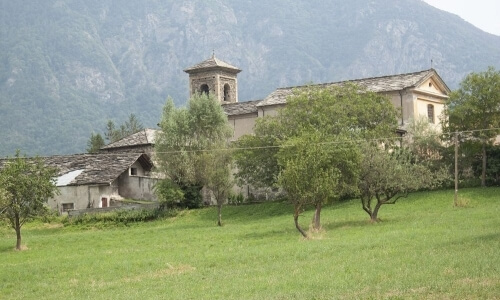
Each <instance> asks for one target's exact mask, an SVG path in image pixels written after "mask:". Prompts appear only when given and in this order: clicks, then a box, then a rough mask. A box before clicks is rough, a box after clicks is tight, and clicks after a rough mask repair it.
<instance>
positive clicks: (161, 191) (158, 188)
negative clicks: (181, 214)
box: [154, 179, 184, 208]
mask: <svg viewBox="0 0 500 300" xmlns="http://www.w3.org/2000/svg"><path fill="white" fill-rule="evenodd" d="M154 191H155V193H156V195H157V196H158V201H160V205H161V207H162V208H164V207H169V206H172V205H175V204H176V203H181V202H182V201H183V200H184V193H183V192H182V190H181V188H180V187H179V186H178V185H177V184H175V183H174V182H172V180H169V179H163V180H160V181H158V182H157V183H156V184H155V186H154Z"/></svg>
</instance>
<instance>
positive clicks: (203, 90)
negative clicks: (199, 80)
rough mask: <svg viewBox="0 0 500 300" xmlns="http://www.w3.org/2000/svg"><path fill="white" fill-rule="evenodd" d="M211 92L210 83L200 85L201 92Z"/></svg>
mask: <svg viewBox="0 0 500 300" xmlns="http://www.w3.org/2000/svg"><path fill="white" fill-rule="evenodd" d="M209 93H210V89H209V87H208V84H202V85H201V86H200V94H206V95H208V94H209Z"/></svg>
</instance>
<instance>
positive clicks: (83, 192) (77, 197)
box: [48, 185, 113, 213]
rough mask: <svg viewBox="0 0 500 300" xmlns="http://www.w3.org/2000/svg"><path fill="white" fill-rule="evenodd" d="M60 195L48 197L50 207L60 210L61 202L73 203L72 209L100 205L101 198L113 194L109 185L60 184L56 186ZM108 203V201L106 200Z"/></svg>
mask: <svg viewBox="0 0 500 300" xmlns="http://www.w3.org/2000/svg"><path fill="white" fill-rule="evenodd" d="M58 189H59V192H60V195H57V196H55V197H54V198H51V199H49V201H48V204H49V206H50V208H52V209H56V210H58V211H59V212H60V213H61V212H62V204H63V203H73V205H74V207H73V208H74V209H85V208H88V207H89V206H90V207H91V208H98V207H101V198H102V197H106V198H108V201H109V198H110V196H111V195H112V194H113V188H112V187H111V186H87V185H82V186H62V187H58ZM108 203H109V202H108Z"/></svg>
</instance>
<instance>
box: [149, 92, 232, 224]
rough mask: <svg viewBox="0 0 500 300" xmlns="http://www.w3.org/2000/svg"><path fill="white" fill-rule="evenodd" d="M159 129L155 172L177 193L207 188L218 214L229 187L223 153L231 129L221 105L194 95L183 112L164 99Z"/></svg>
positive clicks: (228, 156) (226, 157)
mask: <svg viewBox="0 0 500 300" xmlns="http://www.w3.org/2000/svg"><path fill="white" fill-rule="evenodd" d="M160 127H161V132H160V133H158V136H157V140H156V144H155V155H156V158H157V160H158V169H159V171H160V172H161V173H163V174H164V175H165V176H166V177H167V180H170V181H172V182H173V183H174V184H175V185H176V186H177V187H178V188H180V189H183V190H186V189H187V188H189V187H193V186H195V187H196V186H197V187H199V189H201V188H202V187H203V186H206V187H207V188H209V189H210V190H211V192H212V194H213V196H214V197H215V198H216V201H217V204H218V207H219V212H220V208H221V206H222V204H223V203H224V201H226V200H227V196H228V193H229V189H230V188H231V187H232V183H229V182H230V171H229V168H230V164H231V161H232V156H231V152H229V151H228V150H227V148H228V147H229V145H228V141H229V137H230V136H231V127H230V125H229V124H228V122H227V117H226V115H225V113H224V110H223V109H222V107H221V105H220V104H219V103H218V101H217V100H216V99H215V98H214V97H213V96H211V95H210V96H209V95H206V94H196V95H194V96H193V97H191V99H189V102H188V105H187V107H185V108H176V107H175V105H174V102H173V101H172V99H168V100H167V103H166V104H165V106H164V108H163V115H162V119H161V122H160ZM167 186H168V185H167ZM218 224H219V225H221V218H220V213H219V219H218Z"/></svg>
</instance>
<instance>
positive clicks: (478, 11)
mask: <svg viewBox="0 0 500 300" xmlns="http://www.w3.org/2000/svg"><path fill="white" fill-rule="evenodd" d="M424 1H425V2H427V3H429V4H430V5H432V6H434V7H437V8H439V9H442V10H445V11H448V12H451V13H453V14H455V15H459V16H460V17H461V18H462V19H464V20H465V21H467V22H469V23H471V24H472V25H474V26H476V27H478V28H480V29H482V30H484V31H486V32H489V33H493V34H495V35H498V36H500V0H424Z"/></svg>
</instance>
